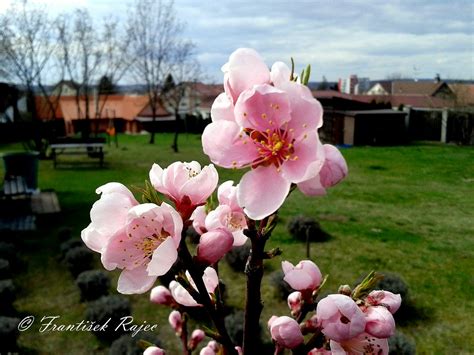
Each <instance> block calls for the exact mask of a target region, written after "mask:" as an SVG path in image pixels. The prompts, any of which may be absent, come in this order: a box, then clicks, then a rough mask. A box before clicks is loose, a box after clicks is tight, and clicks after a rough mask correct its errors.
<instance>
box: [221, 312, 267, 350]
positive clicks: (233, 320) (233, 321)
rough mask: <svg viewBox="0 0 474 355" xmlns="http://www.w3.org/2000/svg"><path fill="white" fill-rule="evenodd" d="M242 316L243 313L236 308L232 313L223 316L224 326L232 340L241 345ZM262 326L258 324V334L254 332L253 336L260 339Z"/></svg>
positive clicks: (242, 336)
mask: <svg viewBox="0 0 474 355" xmlns="http://www.w3.org/2000/svg"><path fill="white" fill-rule="evenodd" d="M244 318H245V313H244V311H241V310H236V311H235V312H234V313H231V314H229V315H228V316H227V317H225V327H226V328H227V331H228V332H229V335H230V337H231V339H232V341H233V342H234V343H235V344H238V345H242V341H243V339H244ZM261 332H262V327H261V326H259V329H258V334H254V335H255V337H257V338H258V339H260V340H261V336H260V335H261Z"/></svg>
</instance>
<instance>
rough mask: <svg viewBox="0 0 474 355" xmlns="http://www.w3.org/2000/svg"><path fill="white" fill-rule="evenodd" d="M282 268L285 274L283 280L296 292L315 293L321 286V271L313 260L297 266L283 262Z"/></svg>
mask: <svg viewBox="0 0 474 355" xmlns="http://www.w3.org/2000/svg"><path fill="white" fill-rule="evenodd" d="M281 267H282V269H283V272H284V274H285V277H284V278H283V280H285V281H286V282H287V283H288V284H289V285H290V287H291V288H292V289H294V290H297V291H303V290H310V291H314V290H316V289H317V288H318V287H319V285H320V284H321V280H322V275H321V271H319V268H318V267H317V266H316V264H315V263H313V262H312V261H311V260H302V261H300V262H299V263H298V264H297V265H296V266H293V264H292V263H290V262H289V261H283V262H282V263H281Z"/></svg>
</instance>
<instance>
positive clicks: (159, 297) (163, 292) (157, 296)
mask: <svg viewBox="0 0 474 355" xmlns="http://www.w3.org/2000/svg"><path fill="white" fill-rule="evenodd" d="M150 301H151V302H153V303H156V304H162V305H164V306H171V305H172V304H174V303H175V302H174V299H173V296H171V292H170V291H169V290H168V289H167V288H166V287H164V286H162V285H159V286H156V287H154V288H152V290H151V292H150Z"/></svg>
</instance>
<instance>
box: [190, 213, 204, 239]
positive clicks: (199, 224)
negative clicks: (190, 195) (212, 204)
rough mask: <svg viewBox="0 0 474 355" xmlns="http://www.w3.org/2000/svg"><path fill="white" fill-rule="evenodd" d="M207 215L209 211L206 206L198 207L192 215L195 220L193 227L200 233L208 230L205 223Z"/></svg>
mask: <svg viewBox="0 0 474 355" xmlns="http://www.w3.org/2000/svg"><path fill="white" fill-rule="evenodd" d="M206 216H207V213H206V207H205V206H199V207H197V208H196V209H195V210H194V212H193V214H192V215H191V219H192V221H193V228H194V230H195V231H196V232H197V233H198V234H199V235H201V234H203V233H206V232H207V229H206V225H205V221H206Z"/></svg>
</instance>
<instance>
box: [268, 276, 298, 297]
mask: <svg viewBox="0 0 474 355" xmlns="http://www.w3.org/2000/svg"><path fill="white" fill-rule="evenodd" d="M283 277H285V274H284V273H283V271H275V272H273V273H272V274H271V275H270V284H271V285H273V287H274V288H275V295H276V297H277V298H278V299H281V300H284V301H285V302H286V300H287V299H288V295H289V294H290V293H292V292H293V289H292V288H291V287H290V285H288V284H287V283H286V281H284V280H283Z"/></svg>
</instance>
